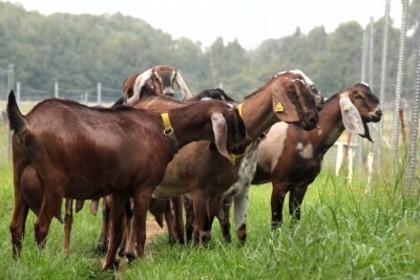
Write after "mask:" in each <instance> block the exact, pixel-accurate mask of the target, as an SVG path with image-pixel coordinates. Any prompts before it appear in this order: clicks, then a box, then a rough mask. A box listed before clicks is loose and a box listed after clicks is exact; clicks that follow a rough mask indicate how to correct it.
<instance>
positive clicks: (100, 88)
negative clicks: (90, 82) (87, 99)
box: [97, 83, 102, 105]
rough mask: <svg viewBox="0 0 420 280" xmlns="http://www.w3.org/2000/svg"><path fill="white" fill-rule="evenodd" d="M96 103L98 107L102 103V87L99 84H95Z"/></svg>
mask: <svg viewBox="0 0 420 280" xmlns="http://www.w3.org/2000/svg"><path fill="white" fill-rule="evenodd" d="M97 93H98V94H97V95H98V96H97V102H98V105H102V104H101V103H102V85H101V83H98V84H97Z"/></svg>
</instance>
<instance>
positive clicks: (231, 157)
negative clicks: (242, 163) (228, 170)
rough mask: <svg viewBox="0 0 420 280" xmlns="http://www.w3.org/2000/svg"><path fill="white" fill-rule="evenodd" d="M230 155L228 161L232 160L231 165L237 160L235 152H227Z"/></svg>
mask: <svg viewBox="0 0 420 280" xmlns="http://www.w3.org/2000/svg"><path fill="white" fill-rule="evenodd" d="M229 156H230V162H232V164H233V165H236V161H237V160H238V156H237V155H235V154H229Z"/></svg>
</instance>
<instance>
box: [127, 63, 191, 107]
mask: <svg viewBox="0 0 420 280" xmlns="http://www.w3.org/2000/svg"><path fill="white" fill-rule="evenodd" d="M146 83H147V84H148V85H149V86H150V87H151V88H152V89H153V91H155V92H156V93H158V94H160V93H162V94H163V95H166V96H169V97H174V93H175V91H174V85H177V86H178V88H179V90H180V91H181V93H182V94H183V97H184V99H188V98H191V97H192V95H191V92H190V90H189V89H188V86H187V84H186V83H185V82H184V79H183V78H182V75H181V73H180V72H179V71H178V70H177V69H175V68H174V67H172V66H170V65H157V66H154V67H152V68H150V69H149V70H147V71H145V72H143V73H142V74H140V75H133V76H131V77H130V78H128V79H127V80H126V81H125V82H124V86H123V99H124V103H126V104H128V105H135V104H136V103H137V102H138V101H139V100H140V92H141V89H142V87H143V86H144V85H145V84H146Z"/></svg>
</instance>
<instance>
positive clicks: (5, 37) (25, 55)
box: [0, 0, 420, 100]
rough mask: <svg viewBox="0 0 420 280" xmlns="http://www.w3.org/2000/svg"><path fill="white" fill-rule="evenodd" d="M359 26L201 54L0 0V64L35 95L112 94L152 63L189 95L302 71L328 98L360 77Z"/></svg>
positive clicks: (99, 20) (394, 46)
mask: <svg viewBox="0 0 420 280" xmlns="http://www.w3.org/2000/svg"><path fill="white" fill-rule="evenodd" d="M419 6H420V5H419V0H416V1H412V4H411V6H410V9H409V11H410V17H409V20H410V24H409V26H410V29H411V30H414V32H411V33H412V34H413V36H409V38H408V40H407V46H408V47H407V61H408V65H407V70H408V71H407V77H406V79H405V80H404V82H405V84H406V85H404V87H403V88H404V89H405V91H404V92H403V93H402V96H403V97H404V96H405V95H408V96H410V95H411V91H412V89H413V87H414V79H413V77H414V72H415V71H414V69H415V68H414V67H415V65H414V63H413V62H414V61H415V49H416V48H415V46H416V42H417V41H418V40H417V39H416V36H417V38H418V35H416V34H419V31H418V30H420V29H419V24H418V17H416V15H418V9H419V8H418V7H419ZM363 29H364V27H362V26H360V25H359V24H358V23H356V22H347V23H343V24H341V25H340V26H339V27H338V28H337V29H336V30H335V31H334V32H332V33H330V34H328V33H326V32H325V29H324V27H323V26H318V27H314V28H313V29H312V30H311V31H310V32H309V33H308V34H303V33H302V32H301V30H300V29H299V27H298V28H296V31H295V32H294V34H292V35H290V36H286V37H283V38H277V39H273V38H272V39H267V40H265V41H263V42H261V44H260V46H259V47H257V48H255V49H253V50H245V49H244V48H242V46H241V45H240V44H239V42H238V41H237V40H234V41H232V42H224V41H223V39H222V38H216V39H215V41H214V43H213V44H212V45H211V46H210V47H208V48H205V49H203V48H202V46H201V43H200V42H192V41H191V40H189V39H188V38H179V39H176V40H174V39H173V38H172V37H171V35H170V34H168V33H165V32H163V31H162V30H157V29H154V28H153V27H152V26H150V25H149V24H148V23H147V22H145V21H143V20H140V19H136V18H133V17H129V16H123V15H121V14H119V13H115V14H112V15H109V14H105V15H101V16H93V15H87V14H83V15H70V14H61V13H57V14H52V15H50V16H44V15H41V14H39V13H38V12H27V11H25V10H24V9H23V8H22V7H20V6H17V5H14V4H11V3H9V2H0V38H2V39H1V40H0V48H1V50H2V51H1V52H0V67H3V68H5V67H7V65H9V64H13V65H14V69H15V81H19V82H21V84H22V85H24V87H28V88H33V89H38V90H47V89H52V87H53V84H54V82H57V81H58V82H60V84H63V85H64V87H65V88H69V89H70V88H75V89H80V88H92V87H95V85H96V83H97V82H101V83H102V85H103V86H104V87H107V88H114V89H117V88H120V87H121V84H122V82H123V81H124V79H125V78H127V77H128V76H130V75H132V74H134V73H140V72H143V71H145V70H146V69H148V68H150V67H152V66H154V65H156V64H172V65H175V66H176V67H178V68H179V69H180V70H181V72H182V74H183V76H184V78H185V80H186V81H187V83H188V84H189V85H190V89H191V90H192V91H193V92H198V91H200V90H202V89H204V88H211V87H220V86H223V87H224V89H225V90H226V91H227V92H228V93H229V94H232V95H233V96H235V97H236V98H237V99H240V98H242V97H243V96H245V95H247V94H249V93H251V92H252V91H253V90H255V89H256V88H258V87H259V86H261V85H262V84H263V83H265V82H266V81H268V80H269V79H270V78H271V77H272V76H273V75H274V74H275V73H277V72H279V71H283V70H287V69H301V70H303V71H305V72H306V73H307V74H308V76H310V77H311V78H312V80H314V82H316V83H317V85H318V88H320V90H321V91H322V92H323V93H324V94H325V95H326V96H329V95H331V94H333V93H335V92H337V91H339V90H340V89H341V88H343V87H345V86H349V85H351V84H354V83H355V82H358V81H359V80H360V70H361V49H362V48H361V45H362V38H363ZM382 29H383V19H379V20H378V21H377V22H376V23H375V40H374V48H375V51H374V55H375V58H374V61H375V63H374V64H375V69H374V81H375V83H374V85H372V86H373V88H374V90H375V91H377V92H379V88H377V84H379V74H380V61H381V54H382V52H381V49H382V47H381V46H382V32H383V30H382ZM398 33H399V31H398V29H394V28H391V31H390V48H389V59H390V61H389V62H388V65H396V59H397V52H398V44H399V41H398V39H399V34H398ZM411 33H410V34H411ZM395 68H396V67H389V70H388V71H387V79H386V80H387V92H386V95H387V98H388V100H389V99H391V98H390V97H391V92H392V91H393V90H394V89H393V86H394V84H395V80H396V78H395V75H396V73H395V71H396V70H395ZM0 98H3V96H0Z"/></svg>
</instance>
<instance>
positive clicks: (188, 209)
mask: <svg viewBox="0 0 420 280" xmlns="http://www.w3.org/2000/svg"><path fill="white" fill-rule="evenodd" d="M184 208H185V236H186V240H187V243H191V240H192V236H193V231H194V209H193V200H192V199H191V198H190V197H189V196H188V195H184Z"/></svg>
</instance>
